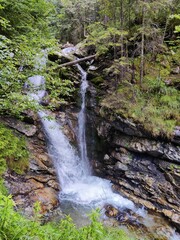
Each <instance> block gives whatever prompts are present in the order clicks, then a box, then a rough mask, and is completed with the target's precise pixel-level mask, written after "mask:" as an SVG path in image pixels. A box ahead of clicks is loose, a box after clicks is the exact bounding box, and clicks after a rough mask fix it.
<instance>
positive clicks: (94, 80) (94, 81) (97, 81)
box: [91, 76, 104, 85]
mask: <svg viewBox="0 0 180 240" xmlns="http://www.w3.org/2000/svg"><path fill="white" fill-rule="evenodd" d="M91 82H93V83H94V84H96V85H99V84H101V83H103V82H104V79H103V78H102V77H101V76H98V77H95V78H93V79H91Z"/></svg>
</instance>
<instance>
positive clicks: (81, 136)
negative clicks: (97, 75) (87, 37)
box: [77, 65, 91, 176]
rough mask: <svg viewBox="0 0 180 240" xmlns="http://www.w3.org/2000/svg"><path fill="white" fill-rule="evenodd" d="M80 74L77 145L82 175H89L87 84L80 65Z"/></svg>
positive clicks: (85, 74) (85, 75) (84, 73)
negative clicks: (86, 108)
mask: <svg viewBox="0 0 180 240" xmlns="http://www.w3.org/2000/svg"><path fill="white" fill-rule="evenodd" d="M77 67H78V69H79V71H80V73H81V76H82V78H81V101H82V103H81V110H80V112H79V115H78V144H79V150H80V156H81V162H82V165H83V171H84V175H86V176H89V175H91V167H90V164H89V160H88V157H87V146H86V127H85V126H86V116H85V114H86V110H85V107H86V106H85V100H86V99H85V97H86V90H87V88H88V82H87V73H86V72H85V71H84V70H83V69H82V67H81V66H80V65H77Z"/></svg>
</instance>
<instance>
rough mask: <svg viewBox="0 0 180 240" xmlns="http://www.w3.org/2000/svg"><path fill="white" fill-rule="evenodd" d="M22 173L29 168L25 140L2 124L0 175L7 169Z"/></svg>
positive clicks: (0, 126) (0, 129)
mask: <svg viewBox="0 0 180 240" xmlns="http://www.w3.org/2000/svg"><path fill="white" fill-rule="evenodd" d="M7 167H8V168H9V169H10V170H13V171H15V172H16V173H18V174H22V173H23V172H24V171H25V170H26V169H27V168H28V151H27V149H26V144H25V140H24V139H23V138H19V137H17V136H15V135H14V134H13V132H12V131H11V130H10V129H8V128H6V127H5V126H3V125H2V124H0V177H1V176H2V174H3V173H4V171H5V170H6V169H7Z"/></svg>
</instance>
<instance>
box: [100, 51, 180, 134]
mask: <svg viewBox="0 0 180 240" xmlns="http://www.w3.org/2000/svg"><path fill="white" fill-rule="evenodd" d="M179 55H180V53H179V51H178V52H177V54H175V55H173V56H170V55H168V56H164V55H158V56H157V59H156V61H155V62H150V60H149V61H147V62H146V74H145V76H144V79H143V83H142V85H141V86H140V85H139V82H138V81H139V75H138V72H139V69H138V65H139V63H138V61H139V60H138V59H136V60H135V67H136V79H135V80H136V83H134V84H132V83H130V81H129V80H128V79H127V80H123V81H122V82H121V83H120V84H119V86H118V88H117V89H116V91H114V92H112V93H111V94H108V95H107V96H106V97H105V98H104V99H102V100H101V106H102V110H101V112H102V113H103V114H104V115H106V114H107V113H108V114H109V112H114V113H116V114H119V115H121V116H122V117H124V118H129V119H131V120H132V121H133V122H135V123H138V124H141V125H142V126H143V127H144V129H145V130H147V131H148V132H151V133H152V135H153V136H159V135H161V136H166V137H169V138H171V136H172V133H173V129H174V128H175V126H178V125H179V124H180V108H179V106H180V94H179V91H178V89H177V88H176V87H175V86H176V82H177V79H178V78H179V75H173V74H171V69H172V68H173V67H174V66H176V62H177V58H179V57H180V56H179ZM178 56H179V57H178ZM173 64H174V65H173ZM167 81H170V83H171V84H170V85H168V84H167ZM171 85H172V86H171ZM174 85H175V86H174ZM109 110H110V111H109Z"/></svg>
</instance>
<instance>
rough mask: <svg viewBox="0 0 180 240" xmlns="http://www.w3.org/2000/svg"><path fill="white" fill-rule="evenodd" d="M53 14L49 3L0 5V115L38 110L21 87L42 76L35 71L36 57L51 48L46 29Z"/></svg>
mask: <svg viewBox="0 0 180 240" xmlns="http://www.w3.org/2000/svg"><path fill="white" fill-rule="evenodd" d="M54 14H55V9H54V5H52V3H51V2H50V1H45V0H39V1H34V0H30V1H28V2H27V1H25V0H20V1H17V0H16V1H14V0H9V1H5V0H1V1H0V69H1V71H0V78H1V81H0V114H9V115H15V116H19V114H20V113H21V112H22V111H24V110H26V109H29V108H30V109H33V110H36V111H37V110H38V109H37V108H38V106H37V105H35V104H34V103H33V102H32V101H30V100H29V99H28V97H27V96H26V94H24V92H23V86H24V83H25V82H26V81H27V78H28V77H29V76H31V75H34V74H40V73H42V69H36V71H35V62H36V61H37V57H36V56H37V53H40V52H41V50H42V49H44V48H47V47H48V48H49V47H51V46H54V45H55V39H54V37H53V35H52V31H53V30H54V29H53V27H50V23H51V17H53V16H54ZM22 69H23V71H22ZM32 72H33V74H32Z"/></svg>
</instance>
